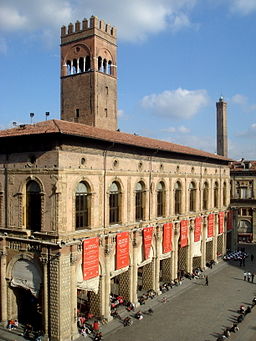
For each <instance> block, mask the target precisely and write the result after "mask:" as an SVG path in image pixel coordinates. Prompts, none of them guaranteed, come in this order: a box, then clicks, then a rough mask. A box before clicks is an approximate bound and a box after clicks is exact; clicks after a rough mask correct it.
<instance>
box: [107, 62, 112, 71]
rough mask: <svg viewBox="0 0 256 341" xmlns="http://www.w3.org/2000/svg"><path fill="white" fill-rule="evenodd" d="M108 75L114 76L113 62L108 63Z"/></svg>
mask: <svg viewBox="0 0 256 341" xmlns="http://www.w3.org/2000/svg"><path fill="white" fill-rule="evenodd" d="M107 74H108V75H111V74H112V62H111V60H110V61H109V62H108V69H107Z"/></svg>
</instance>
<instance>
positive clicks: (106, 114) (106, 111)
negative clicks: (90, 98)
mask: <svg viewBox="0 0 256 341" xmlns="http://www.w3.org/2000/svg"><path fill="white" fill-rule="evenodd" d="M105 117H108V109H107V108H105Z"/></svg>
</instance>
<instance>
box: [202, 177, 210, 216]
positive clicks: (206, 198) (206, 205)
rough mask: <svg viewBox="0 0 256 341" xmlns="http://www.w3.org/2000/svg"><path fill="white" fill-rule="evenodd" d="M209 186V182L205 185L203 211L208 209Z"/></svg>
mask: <svg viewBox="0 0 256 341" xmlns="http://www.w3.org/2000/svg"><path fill="white" fill-rule="evenodd" d="M208 198H209V185H208V183H207V182H205V183H204V185H203V210H207V209H208Z"/></svg>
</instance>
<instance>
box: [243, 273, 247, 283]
mask: <svg viewBox="0 0 256 341" xmlns="http://www.w3.org/2000/svg"><path fill="white" fill-rule="evenodd" d="M246 278H247V271H244V281H246Z"/></svg>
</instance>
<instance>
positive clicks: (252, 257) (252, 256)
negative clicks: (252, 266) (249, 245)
mask: <svg viewBox="0 0 256 341" xmlns="http://www.w3.org/2000/svg"><path fill="white" fill-rule="evenodd" d="M253 260H254V255H253V254H251V262H253Z"/></svg>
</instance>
